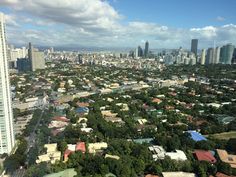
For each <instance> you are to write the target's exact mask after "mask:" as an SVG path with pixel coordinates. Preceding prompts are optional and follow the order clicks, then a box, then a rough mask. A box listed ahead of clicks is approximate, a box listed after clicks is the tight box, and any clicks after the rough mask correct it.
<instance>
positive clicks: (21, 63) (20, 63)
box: [17, 58, 31, 72]
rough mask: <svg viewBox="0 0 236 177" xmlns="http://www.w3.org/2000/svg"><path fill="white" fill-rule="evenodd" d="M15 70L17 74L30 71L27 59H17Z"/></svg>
mask: <svg viewBox="0 0 236 177" xmlns="http://www.w3.org/2000/svg"><path fill="white" fill-rule="evenodd" d="M17 70H18V72H27V71H30V70H31V68H30V61H29V59H28V58H18V59H17Z"/></svg>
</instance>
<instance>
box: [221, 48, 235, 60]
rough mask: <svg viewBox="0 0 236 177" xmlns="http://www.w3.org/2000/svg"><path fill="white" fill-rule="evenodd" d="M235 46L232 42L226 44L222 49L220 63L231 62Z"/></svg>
mask: <svg viewBox="0 0 236 177" xmlns="http://www.w3.org/2000/svg"><path fill="white" fill-rule="evenodd" d="M234 48H235V46H234V45H232V44H227V45H224V46H223V47H222V48H221V50H220V63H222V64H231V63H232V58H233V53H234Z"/></svg>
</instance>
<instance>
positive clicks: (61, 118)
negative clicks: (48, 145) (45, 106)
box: [53, 116, 69, 122]
mask: <svg viewBox="0 0 236 177" xmlns="http://www.w3.org/2000/svg"><path fill="white" fill-rule="evenodd" d="M53 120H55V121H61V122H69V119H67V118H66V117H64V116H57V117H53Z"/></svg>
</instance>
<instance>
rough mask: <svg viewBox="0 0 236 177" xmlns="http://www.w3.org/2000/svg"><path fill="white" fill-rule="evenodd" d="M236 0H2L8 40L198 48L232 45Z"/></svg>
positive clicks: (235, 36)
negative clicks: (192, 43) (193, 42)
mask: <svg viewBox="0 0 236 177" xmlns="http://www.w3.org/2000/svg"><path fill="white" fill-rule="evenodd" d="M235 7H236V0H0V11H1V12H3V13H5V14H6V21H7V27H6V28H7V36H8V42H9V43H12V44H17V45H26V44H27V43H28V42H29V41H31V42H32V43H34V44H35V45H40V46H71V45H74V46H85V47H93V46H94V47H122V48H125V47H136V46H138V45H144V42H145V41H146V40H148V41H149V43H150V47H151V48H153V49H154V48H155V49H156V48H178V47H180V46H182V47H184V48H187V49H188V48H190V40H191V39H192V38H198V39H199V48H206V47H211V46H213V43H214V41H215V43H216V45H219V46H220V45H223V44H226V43H233V44H236V14H235Z"/></svg>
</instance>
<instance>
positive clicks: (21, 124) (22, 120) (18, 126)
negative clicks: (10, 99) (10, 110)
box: [14, 114, 33, 135]
mask: <svg viewBox="0 0 236 177" xmlns="http://www.w3.org/2000/svg"><path fill="white" fill-rule="evenodd" d="M32 117H33V114H29V115H25V116H23V117H17V118H16V121H15V123H14V130H15V134H16V135H17V134H22V133H23V130H24V129H25V128H26V125H28V123H29V121H30V120H31V119H32Z"/></svg>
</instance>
